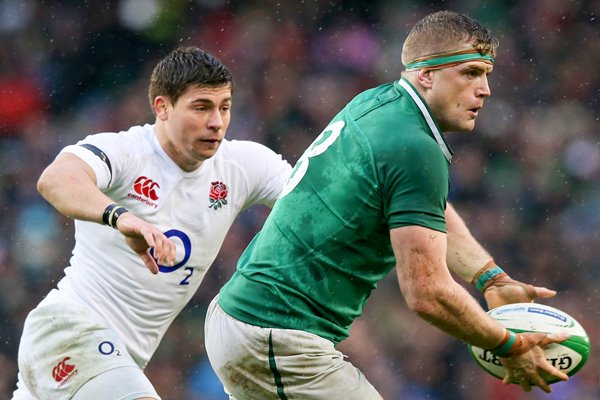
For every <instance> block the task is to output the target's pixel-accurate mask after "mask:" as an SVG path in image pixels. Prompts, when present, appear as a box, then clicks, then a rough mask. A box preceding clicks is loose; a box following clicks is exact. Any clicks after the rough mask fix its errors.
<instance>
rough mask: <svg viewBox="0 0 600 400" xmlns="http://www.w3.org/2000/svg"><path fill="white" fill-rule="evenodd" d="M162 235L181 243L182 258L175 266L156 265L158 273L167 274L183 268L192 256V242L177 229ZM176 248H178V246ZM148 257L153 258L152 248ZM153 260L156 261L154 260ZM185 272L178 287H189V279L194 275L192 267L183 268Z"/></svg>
mask: <svg viewBox="0 0 600 400" xmlns="http://www.w3.org/2000/svg"><path fill="white" fill-rule="evenodd" d="M164 234H165V236H166V237H167V238H176V239H179V242H180V243H181V248H183V258H182V259H181V261H180V262H178V263H177V264H175V265H173V266H170V265H162V264H158V270H159V271H160V272H163V273H166V274H168V273H170V272H173V271H176V270H178V269H179V268H181V267H183V266H184V265H185V264H186V263H187V262H188V261H189V259H190V256H191V255H192V241H191V240H190V237H189V236H188V235H187V234H186V233H185V232H182V231H180V230H177V229H171V230H168V231H166V232H164ZM177 247H178V248H180V246H179V245H178V246H177ZM150 255H151V256H152V257H153V258H154V248H152V249H150ZM154 259H155V260H156V258H154ZM157 263H158V261H157ZM185 270H186V271H187V275H186V276H185V278H183V280H182V281H181V282H179V284H180V285H189V283H190V278H191V276H192V274H193V273H194V269H193V268H192V267H185Z"/></svg>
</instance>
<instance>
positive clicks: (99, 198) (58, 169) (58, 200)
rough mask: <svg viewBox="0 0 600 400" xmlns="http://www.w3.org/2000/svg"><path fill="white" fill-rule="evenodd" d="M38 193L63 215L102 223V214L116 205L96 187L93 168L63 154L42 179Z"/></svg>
mask: <svg viewBox="0 0 600 400" xmlns="http://www.w3.org/2000/svg"><path fill="white" fill-rule="evenodd" d="M37 189H38V191H39V192H40V194H41V195H42V196H43V197H44V198H45V199H46V200H47V201H48V202H49V203H50V204H52V206H54V208H56V209H57V210H58V211H59V212H60V213H61V214H63V215H65V216H67V217H70V218H74V219H79V220H84V221H93V222H98V223H102V213H103V212H104V209H105V208H106V206H107V205H109V204H111V203H112V202H113V201H112V200H111V199H110V198H109V197H108V196H106V195H105V194H104V193H102V192H101V191H100V190H99V189H98V188H97V187H96V181H95V175H94V173H93V171H92V170H91V168H90V167H89V166H88V165H87V164H85V163H84V162H83V161H82V160H81V159H79V158H78V157H77V156H75V155H72V154H61V155H59V156H58V157H57V158H56V160H55V161H54V162H52V163H51V164H50V165H49V166H48V167H47V168H46V169H45V170H44V172H43V173H42V175H41V176H40V178H39V180H38V183H37Z"/></svg>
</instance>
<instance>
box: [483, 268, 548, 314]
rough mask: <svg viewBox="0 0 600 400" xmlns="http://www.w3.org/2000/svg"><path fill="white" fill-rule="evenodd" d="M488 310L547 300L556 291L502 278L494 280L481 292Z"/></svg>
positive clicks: (506, 277)
mask: <svg viewBox="0 0 600 400" xmlns="http://www.w3.org/2000/svg"><path fill="white" fill-rule="evenodd" d="M483 296H484V297H485V301H486V302H487V305H488V308H489V309H490V310H491V309H492V308H496V307H499V306H502V305H505V304H512V303H529V302H533V300H535V299H537V298H540V299H547V298H550V297H554V296H556V291H554V290H551V289H548V288H545V287H539V286H533V285H529V284H527V283H523V282H519V281H517V280H514V279H512V278H511V277H510V276H503V277H501V278H498V279H496V280H495V281H494V282H493V283H492V284H491V285H490V286H488V287H487V288H486V289H485V290H484V291H483Z"/></svg>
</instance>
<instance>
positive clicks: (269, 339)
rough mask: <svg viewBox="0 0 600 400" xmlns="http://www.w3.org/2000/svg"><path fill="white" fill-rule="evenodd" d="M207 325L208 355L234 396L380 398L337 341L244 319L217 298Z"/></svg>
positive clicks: (307, 399) (291, 399)
mask: <svg viewBox="0 0 600 400" xmlns="http://www.w3.org/2000/svg"><path fill="white" fill-rule="evenodd" d="M204 329H205V347H206V352H207V353H208V358H209V360H210V363H211V365H212V367H213V369H214V370H215V372H216V373H217V375H218V376H219V379H220V380H221V382H223V385H224V387H225V391H226V392H227V393H228V394H229V396H230V399H235V400H246V399H256V400H262V399H281V400H286V399H287V400H296V399H298V400H300V399H302V400H313V399H315V400H316V399H327V400H329V399H347V400H381V399H382V397H381V396H380V395H379V393H378V392H377V390H375V388H374V387H373V386H372V385H371V384H370V383H369V381H367V379H366V378H365V376H364V375H363V374H362V373H361V372H360V371H359V370H358V369H357V368H356V367H354V366H353V365H352V364H351V363H349V362H347V361H344V355H343V354H342V353H340V352H339V351H337V350H335V348H334V346H333V343H331V342H330V341H329V340H326V339H323V338H321V337H319V336H317V335H314V334H311V333H308V332H304V331H298V330H291V329H271V328H261V327H258V326H253V325H248V324H245V323H243V322H241V321H238V320H236V319H235V318H233V317H231V316H230V315H228V314H227V313H225V312H224V311H223V310H222V309H221V307H220V306H219V305H218V303H217V299H216V298H215V299H214V300H213V301H212V302H211V304H210V306H209V308H208V311H207V314H206V323H205V328H204Z"/></svg>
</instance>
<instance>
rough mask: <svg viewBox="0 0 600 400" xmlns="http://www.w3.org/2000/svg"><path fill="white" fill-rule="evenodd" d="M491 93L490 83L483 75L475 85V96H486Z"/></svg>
mask: <svg viewBox="0 0 600 400" xmlns="http://www.w3.org/2000/svg"><path fill="white" fill-rule="evenodd" d="M491 94H492V91H491V90H490V84H489V82H488V78H487V75H484V76H483V77H482V80H481V84H480V85H479V86H478V87H477V91H476V95H477V97H488V96H490V95H491Z"/></svg>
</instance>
